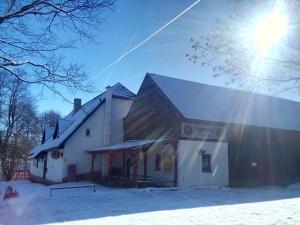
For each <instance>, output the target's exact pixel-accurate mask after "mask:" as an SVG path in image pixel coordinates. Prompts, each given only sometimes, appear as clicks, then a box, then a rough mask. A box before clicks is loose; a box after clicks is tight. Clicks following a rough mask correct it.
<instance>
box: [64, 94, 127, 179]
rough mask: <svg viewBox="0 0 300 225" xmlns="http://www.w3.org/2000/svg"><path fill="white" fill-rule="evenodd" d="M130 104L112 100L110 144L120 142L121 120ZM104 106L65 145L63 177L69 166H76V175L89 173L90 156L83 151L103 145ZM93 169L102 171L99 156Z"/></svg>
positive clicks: (121, 132) (121, 134) (125, 101)
mask: <svg viewBox="0 0 300 225" xmlns="http://www.w3.org/2000/svg"><path fill="white" fill-rule="evenodd" d="M131 104H132V101H129V100H121V99H115V98H113V100H112V117H111V119H112V121H111V126H112V127H111V144H114V143H120V142H122V138H123V123H122V120H123V117H125V115H126V114H127V112H128V110H129V108H130V105H131ZM105 105H106V104H105V103H104V104H103V105H101V106H100V108H98V109H97V110H96V111H95V112H94V113H93V114H92V115H91V116H90V117H89V118H88V119H87V120H86V121H85V122H84V123H83V124H82V125H81V126H80V127H79V128H78V129H77V131H76V132H75V133H74V134H73V135H72V136H71V137H70V138H69V139H68V140H67V142H66V143H65V148H64V162H65V164H64V169H63V177H66V176H67V167H68V165H70V164H76V170H77V172H76V173H77V175H80V174H86V173H89V172H90V171H91V155H90V154H87V153H86V152H85V151H86V150H88V149H92V148H96V147H100V146H103V144H104V119H105ZM87 128H88V129H90V136H89V137H86V135H85V130H86V129H87ZM94 169H95V171H101V170H102V159H101V157H100V156H99V155H98V156H97V157H96V159H95V164H94Z"/></svg>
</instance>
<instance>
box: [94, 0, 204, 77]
mask: <svg viewBox="0 0 300 225" xmlns="http://www.w3.org/2000/svg"><path fill="white" fill-rule="evenodd" d="M199 2H201V0H197V1H195V2H194V3H193V4H192V5H190V6H189V7H187V8H186V9H185V10H183V11H182V12H181V13H179V14H178V15H177V16H175V17H174V18H173V19H171V20H170V21H169V22H168V23H166V24H165V25H163V26H162V27H160V28H159V29H157V30H156V31H155V32H153V33H152V34H151V35H150V36H148V37H147V38H145V39H144V40H143V41H141V42H140V43H139V44H137V45H136V46H134V47H133V48H131V49H130V50H128V51H127V52H125V53H124V54H123V55H121V56H120V57H119V58H118V59H116V60H115V61H113V62H112V63H111V64H109V65H108V66H106V67H105V68H104V69H103V70H102V71H101V72H100V74H99V75H101V74H103V73H104V72H106V71H107V70H108V69H109V68H111V67H112V66H114V65H115V64H116V63H118V62H120V61H122V60H123V59H124V58H125V57H126V56H128V55H129V54H131V53H132V52H133V51H134V50H136V49H138V48H139V47H141V46H142V45H144V44H145V43H146V42H147V41H149V40H150V39H152V38H153V37H154V36H156V35H157V34H158V33H159V32H160V31H162V30H163V29H165V28H166V27H167V26H169V25H170V24H172V23H173V22H174V21H176V20H177V19H178V18H180V17H181V16H182V15H184V14H185V13H186V12H188V11H189V10H190V9H192V8H193V7H194V6H196V5H197V4H198V3H199Z"/></svg>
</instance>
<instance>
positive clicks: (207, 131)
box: [181, 123, 224, 140]
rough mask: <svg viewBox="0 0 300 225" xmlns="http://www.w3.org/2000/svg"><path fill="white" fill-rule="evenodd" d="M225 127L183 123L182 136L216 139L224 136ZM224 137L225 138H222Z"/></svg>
mask: <svg viewBox="0 0 300 225" xmlns="http://www.w3.org/2000/svg"><path fill="white" fill-rule="evenodd" d="M223 133H224V128H223V127H221V126H209V125H201V124H193V123H182V125H181V136H182V137H185V138H200V139H215V140H218V139H220V138H222V136H223ZM222 139H223V138H222Z"/></svg>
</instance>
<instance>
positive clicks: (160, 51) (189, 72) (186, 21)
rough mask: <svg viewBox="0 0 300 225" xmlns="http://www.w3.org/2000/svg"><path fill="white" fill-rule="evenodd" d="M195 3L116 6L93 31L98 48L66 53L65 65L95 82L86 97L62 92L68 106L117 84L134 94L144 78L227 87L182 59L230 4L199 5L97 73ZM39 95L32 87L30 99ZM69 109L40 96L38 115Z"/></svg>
mask: <svg viewBox="0 0 300 225" xmlns="http://www.w3.org/2000/svg"><path fill="white" fill-rule="evenodd" d="M194 2H195V1H191V0H190V1H188V0H164V1H161V0H152V1H147V0H126V1H125V0H118V1H117V4H116V7H115V10H114V11H113V12H108V13H106V14H105V16H106V22H105V23H104V24H103V25H102V26H101V27H99V30H97V31H96V32H97V38H96V40H97V42H99V44H93V43H87V42H84V43H81V44H78V46H77V48H76V49H73V50H71V51H67V52H66V53H65V54H66V57H67V60H68V61H76V62H79V63H81V64H84V66H85V69H86V70H87V71H88V72H89V73H90V75H91V78H92V79H93V80H94V82H95V87H96V90H94V92H93V93H88V94H87V93H80V92H77V93H75V94H71V93H69V92H67V91H63V94H64V95H65V96H66V97H67V98H68V99H70V100H71V101H72V100H73V98H75V97H78V98H81V99H82V100H83V103H85V102H86V101H88V100H89V99H91V98H93V97H94V96H96V95H97V94H99V93H101V92H102V91H103V90H105V87H106V86H107V85H113V84H115V83H116V82H120V83H122V84H123V85H124V86H126V87H127V88H129V89H130V90H132V91H133V92H135V93H136V92H137V91H138V88H139V86H140V84H141V82H142V80H143V78H144V76H145V74H146V73H147V72H152V73H157V74H162V75H166V76H171V77H176V78H182V79H187V80H193V81H198V82H202V83H207V84H213V85H220V86H225V82H226V80H227V79H226V77H224V76H223V77H220V78H212V73H211V71H210V70H207V69H204V68H202V66H201V64H200V63H196V64H192V63H190V62H188V60H187V58H186V57H185V54H186V53H187V52H188V51H189V50H190V47H191V43H190V38H191V37H194V38H197V37H200V36H201V35H202V34H205V33H206V32H209V31H210V30H211V29H213V26H214V25H215V21H216V19H217V18H222V16H223V15H224V14H226V10H228V7H227V5H228V0H202V1H201V2H200V3H198V4H197V5H196V6H195V7H194V8H192V9H191V10H190V11H188V12H187V13H186V14H184V15H183V16H182V17H180V18H179V19H178V20H176V21H175V22H174V23H172V24H171V25H170V26H168V27H167V28H166V29H164V30H163V31H161V32H160V33H159V34H158V35H156V36H155V37H154V38H153V39H151V40H149V41H148V42H147V43H146V44H144V45H143V46H142V47H140V48H139V49H137V50H135V51H134V52H133V53H132V54H130V55H128V56H127V57H126V58H125V59H123V60H122V61H121V62H119V63H117V64H116V65H114V66H113V67H111V68H109V69H108V70H106V71H105V72H104V73H101V71H103V69H105V68H106V67H107V66H108V65H110V64H111V63H112V62H114V61H115V60H116V59H117V58H119V57H120V56H121V55H122V54H123V53H124V52H126V50H129V49H130V48H132V47H134V46H135V45H136V44H138V43H139V42H141V41H142V40H144V39H145V38H146V37H148V36H149V35H150V34H152V33H153V32H154V31H156V30H157V29H158V28H160V27H161V26H163V25H164V24H166V23H167V22H168V21H170V20H171V19H173V18H174V17H175V16H177V15H178V14H179V13H180V12H182V11H183V10H184V9H186V8H187V7H188V6H190V5H191V4H193V3H194ZM227 15H228V13H227ZM39 90H40V89H39V88H38V87H35V88H33V93H38V91H39ZM179 91H180V90H179ZM72 107H73V106H72V104H70V103H69V102H65V101H62V100H61V99H60V98H58V97H55V96H53V95H52V94H51V93H49V92H47V91H44V92H43V96H40V100H39V102H38V110H39V111H40V112H42V111H45V110H49V109H54V110H57V111H59V112H60V113H61V114H62V115H65V114H67V113H68V112H69V111H70V110H72Z"/></svg>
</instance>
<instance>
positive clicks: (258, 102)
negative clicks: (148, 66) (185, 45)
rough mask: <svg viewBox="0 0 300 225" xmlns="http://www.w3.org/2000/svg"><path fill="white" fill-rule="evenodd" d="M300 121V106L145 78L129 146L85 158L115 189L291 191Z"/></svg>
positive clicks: (298, 167) (299, 172)
mask: <svg viewBox="0 0 300 225" xmlns="http://www.w3.org/2000/svg"><path fill="white" fill-rule="evenodd" d="M299 114H300V103H299V102H295V101H290V100H286V99H282V98H275V97H271V96H266V95H261V94H255V93H249V92H244V91H239V90H233V89H229V88H223V87H217V86H211V85H207V84H201V83H196V82H191V81H186V80H180V79H175V78H170V77H165V76H160V75H155V74H147V75H146V77H145V79H144V81H143V83H142V85H141V87H140V89H139V91H138V93H137V96H136V97H135V100H134V102H133V104H132V106H131V108H130V110H129V112H128V114H127V116H126V117H125V118H124V142H123V143H119V144H112V145H109V146H105V147H103V146H99V147H96V148H92V149H89V150H88V151H87V152H88V153H89V154H91V155H92V156H93V158H95V159H98V158H103V157H106V158H107V159H108V161H107V162H108V163H107V164H106V171H105V173H102V179H104V180H107V181H109V182H112V183H117V184H118V183H119V184H125V185H141V186H148V185H151V186H155V185H159V186H180V187H193V186H212V185H213V186H214V185H216V186H252V185H287V184H289V183H292V182H297V181H298V182H299V181H300V163H299V161H300V151H299V149H300V141H299V140H300V117H299ZM94 165H95V166H98V165H97V163H95V164H94ZM102 165H103V164H102ZM103 176H104V177H103Z"/></svg>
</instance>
